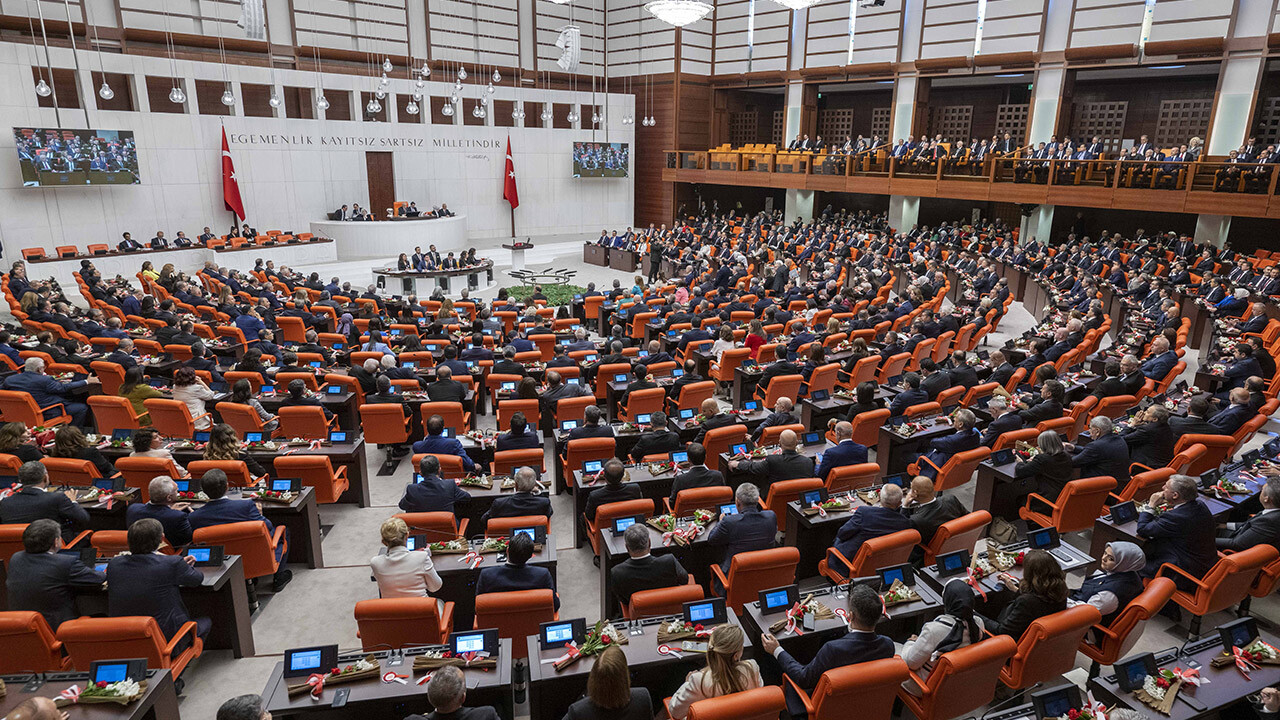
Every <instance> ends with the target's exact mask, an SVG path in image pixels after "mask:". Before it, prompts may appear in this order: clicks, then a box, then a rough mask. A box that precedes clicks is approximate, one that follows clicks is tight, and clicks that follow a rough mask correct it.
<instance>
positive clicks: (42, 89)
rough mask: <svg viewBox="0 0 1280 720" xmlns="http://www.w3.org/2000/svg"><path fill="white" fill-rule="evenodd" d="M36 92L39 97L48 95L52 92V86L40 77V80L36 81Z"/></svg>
mask: <svg viewBox="0 0 1280 720" xmlns="http://www.w3.org/2000/svg"><path fill="white" fill-rule="evenodd" d="M36 94H37V95H39V96H40V97H49V96H50V95H52V94H53V88H51V87H49V83H47V82H45V81H44V78H40V82H38V83H36Z"/></svg>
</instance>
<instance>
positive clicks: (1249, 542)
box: [9, 477, 1280, 597]
mask: <svg viewBox="0 0 1280 720" xmlns="http://www.w3.org/2000/svg"><path fill="white" fill-rule="evenodd" d="M1258 500H1259V501H1260V502H1261V503H1262V510H1261V512H1259V513H1258V514H1257V515H1254V516H1253V517H1251V518H1249V519H1248V520H1246V521H1244V522H1242V523H1227V526H1226V527H1225V528H1224V529H1223V530H1222V531H1220V532H1219V533H1218V538H1217V539H1216V540H1215V541H1214V542H1215V543H1216V545H1217V548H1218V550H1229V551H1231V552H1240V551H1241V550H1248V549H1249V548H1251V547H1253V546H1255V545H1271V546H1272V547H1274V548H1276V549H1277V550H1280V512H1276V509H1277V507H1280V478H1274V477H1273V478H1269V479H1268V480H1267V484H1266V485H1263V486H1262V491H1261V492H1260V493H1258ZM9 578H10V580H9V581H10V582H13V575H12V572H11V573H10V576H9ZM11 597H12V596H11Z"/></svg>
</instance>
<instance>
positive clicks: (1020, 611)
mask: <svg viewBox="0 0 1280 720" xmlns="http://www.w3.org/2000/svg"><path fill="white" fill-rule="evenodd" d="M997 577H998V578H999V579H1000V581H1001V582H1003V583H1004V584H1005V587H1007V588H1009V589H1010V590H1012V591H1013V592H1014V593H1016V595H1015V596H1014V598H1013V602H1011V603H1009V604H1008V605H1006V606H1005V608H1004V610H1002V611H1001V612H1000V615H999V616H998V617H996V618H994V619H992V618H985V617H984V618H982V627H983V629H984V630H986V631H987V632H989V633H991V634H992V635H1008V636H1009V637H1011V638H1013V639H1014V640H1015V641H1017V640H1019V639H1020V638H1021V637H1022V634H1023V633H1024V632H1026V630H1027V628H1028V627H1030V626H1031V623H1033V622H1035V621H1036V620H1039V619H1040V618H1042V617H1044V616H1045V615H1052V614H1053V613H1056V612H1061V611H1063V610H1066V609H1067V577H1066V575H1065V574H1064V573H1063V572H1062V566H1061V565H1059V564H1058V561H1057V560H1055V559H1053V556H1052V555H1050V554H1049V553H1047V552H1045V551H1044V550H1028V551H1027V554H1026V555H1025V556H1024V559H1023V561H1022V580H1018V579H1017V578H1014V577H1013V576H1012V575H1010V574H1009V573H1000V574H999V575H998V576H997ZM970 592H972V590H970Z"/></svg>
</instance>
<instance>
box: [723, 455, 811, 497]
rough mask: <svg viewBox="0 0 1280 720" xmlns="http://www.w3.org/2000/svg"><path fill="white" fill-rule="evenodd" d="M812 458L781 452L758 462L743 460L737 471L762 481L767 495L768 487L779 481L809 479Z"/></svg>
mask: <svg viewBox="0 0 1280 720" xmlns="http://www.w3.org/2000/svg"><path fill="white" fill-rule="evenodd" d="M813 467H814V464H813V458H811V457H809V456H808V455H805V454H804V453H802V452H800V451H799V450H783V451H782V452H780V453H778V454H776V455H766V456H765V457H762V458H760V459H758V460H745V461H743V462H742V463H740V464H739V465H738V470H740V471H741V472H744V473H746V474H748V475H751V476H753V477H756V478H762V479H763V480H764V485H765V489H764V492H765V493H766V494H767V492H768V486H769V485H771V484H773V483H774V482H776V481H779V480H795V479H797V478H811V477H814V473H813Z"/></svg>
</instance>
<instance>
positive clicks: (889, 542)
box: [850, 528, 920, 577]
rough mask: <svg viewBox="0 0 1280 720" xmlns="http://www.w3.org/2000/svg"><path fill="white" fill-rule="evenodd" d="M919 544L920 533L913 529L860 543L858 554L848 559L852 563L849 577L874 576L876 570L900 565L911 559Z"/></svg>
mask: <svg viewBox="0 0 1280 720" xmlns="http://www.w3.org/2000/svg"><path fill="white" fill-rule="evenodd" d="M919 542H920V531H919V530H915V529H914V528H909V529H907V530H899V531H898V532H893V533H889V534H888V535H881V536H879V537H874V538H871V539H870V540H867V541H865V542H863V543H862V545H861V546H860V547H859V548H858V554H857V555H855V556H854V557H852V558H850V562H852V563H853V567H852V569H851V572H852V573H853V574H852V575H851V576H850V577H863V576H866V575H874V574H875V572H876V570H879V569H880V568H884V567H889V566H891V565H901V564H902V563H905V562H907V560H909V559H910V558H911V551H912V549H914V548H915V546H916V545H917V544H918V543H919Z"/></svg>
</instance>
